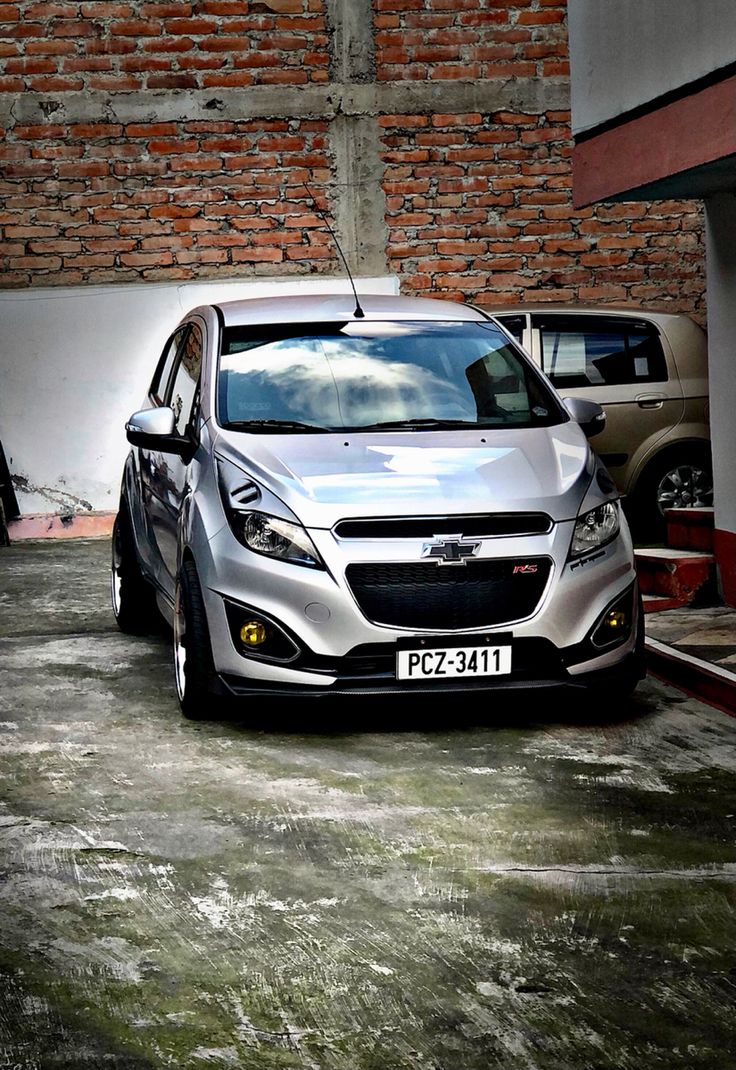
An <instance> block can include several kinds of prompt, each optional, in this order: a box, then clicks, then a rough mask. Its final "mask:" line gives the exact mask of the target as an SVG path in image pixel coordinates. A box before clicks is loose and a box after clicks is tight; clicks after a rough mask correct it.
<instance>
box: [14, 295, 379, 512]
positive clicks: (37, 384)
mask: <svg viewBox="0 0 736 1070" xmlns="http://www.w3.org/2000/svg"><path fill="white" fill-rule="evenodd" d="M349 287H350V284H349V282H348V281H347V279H334V278H325V277H319V278H309V279H300V280H294V279H289V280H286V281H279V280H277V281H271V280H269V281H264V280H258V281H255V280H254V281H251V280H237V281H228V282H193V283H185V284H179V285H176V284H168V283H165V284H141V285H138V284H132V285H131V284H127V285H121V286H99V287H91V286H87V287H82V286H76V287H69V288H59V289H56V288H48V289H30V290H0V440H2V443H3V447H4V449H5V455H6V457H7V459H8V464H9V467H10V471H11V473H12V475H14V476H20V477H22V478H24V479H26V480H27V489H22V488H21V487H16V494H17V497H18V505H19V507H20V510H21V512H22V513H23V514H27V513H59V512H61V513H68V512H79V511H86V510H88V509H96V510H110V511H114V510H115V509H116V508H117V502H118V492H119V488H120V477H121V474H122V468H123V461H124V459H125V455H126V453H127V451H128V449H129V446H128V443H127V442H126V439H125V429H124V425H125V421H126V420H127V418H128V416H130V414H131V412H133V411H134V410H135V409H137V408H139V407H140V404H141V401H142V399H143V397H144V395H145V391H146V388H147V386H148V383H149V382H150V379H151V375H152V374H153V369H154V367H155V364H156V361H157V359H158V357H159V354H160V352H161V349H162V348H163V345H164V342H165V341H166V339H167V337H168V335H169V334H170V333H171V331H172V330H173V329H174V327H175V326H176V324H177V323H178V321H179V320H180V319H181V318H182V316H183V315H185V314H186V313H187V312H188V311H189V310H190V309H192V308H194V307H195V306H196V305H201V304H209V303H212V302H219V301H232V300H236V299H238V298H243V297H264V296H269V295H273V294H278V293H299V294H305V293H307V294H308V293H334V292H344V291H346V290H349ZM358 288H359V291H360V292H362V293H398V280H397V278H396V277H395V276H387V277H383V278H372V279H359V280H358Z"/></svg>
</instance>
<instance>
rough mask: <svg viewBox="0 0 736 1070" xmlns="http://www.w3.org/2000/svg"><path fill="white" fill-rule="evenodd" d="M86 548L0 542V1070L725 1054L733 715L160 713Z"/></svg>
mask: <svg viewBox="0 0 736 1070" xmlns="http://www.w3.org/2000/svg"><path fill="white" fill-rule="evenodd" d="M107 556H108V550H107V545H106V544H105V543H104V542H94V541H90V542H70V543H66V544H63V543H52V544H49V543H45V544H42V543H37V544H25V545H23V544H21V545H17V546H14V547H11V548H10V549H8V550H2V551H0V635H1V636H2V638H0V666H1V668H2V687H1V689H0V722H2V724H1V725H0V799H1V800H2V803H1V805H0V844H1V846H2V856H1V857H0V972H1V973H2V977H0V1068H4V1067H14V1068H19V1070H20V1068H23V1070H42V1068H43V1070H45V1068H47V1067H48V1068H64V1070H77V1068H84V1067H95V1068H98V1067H106V1068H112V1070H122V1068H127V1070H143V1068H158V1067H177V1068H185V1070H189V1068H219V1067H224V1068H228V1067H237V1068H246V1070H250V1068H253V1070H255V1068H258V1070H270V1068H284V1070H287V1068H288V1070H308V1068H309V1070H314V1068H319V1070H399V1068H401V1070H404V1068H406V1070H409V1068H417V1070H481V1068H483V1070H487V1068H489V1067H502V1068H508V1070H511V1068H513V1070H522V1068H540V1070H548V1068H554V1070H558V1068H559V1070H576V1068H580V1070H603V1068H614V1067H615V1068H616V1070H626V1068H632V1070H633V1068H636V1070H640V1068H641V1067H643V1066H646V1067H647V1068H653V1067H683V1068H689V1070H692V1068H696V1067H708V1068H709V1070H713V1068H718V1070H725V1068H731V1067H736V1015H735V1014H734V1002H735V999H736V925H735V924H734V918H735V914H736V845H735V836H734V815H735V814H736V746H735V744H736V720H734V719H731V718H729V717H727V716H726V715H725V714H723V713H720V712H718V711H716V710H714V709H712V708H709V707H707V706H704V705H702V704H700V703H699V702H697V701H695V700H691V699H687V698H686V697H685V696H684V695H683V694H682V693H680V692H677V691H675V690H673V689H671V688H668V687H666V686H665V685H664V684H661V683H658V682H656V681H653V680H648V681H646V682H645V683H644V684H642V685H641V686H640V688H639V690H638V692H637V695H636V696H635V698H634V699H632V700H631V701H630V703H629V704H627V705H626V706H625V708H622V709H621V710H620V711H619V712H618V714H617V715H611V714H607V715H602V714H601V713H600V712H599V711H596V710H595V709H593V708H586V707H583V708H581V709H578V710H577V711H576V712H572V711H571V710H570V709H569V708H568V707H567V706H566V705H563V704H561V703H560V704H557V705H550V704H549V702H545V701H543V700H542V699H541V698H540V697H538V696H534V697H533V698H531V699H529V700H527V701H526V702H521V701H519V700H516V701H514V702H503V703H502V702H497V701H494V700H492V699H487V700H485V701H475V702H474V703H472V704H470V703H465V702H463V704H462V705H458V703H457V702H453V703H452V704H448V705H447V706H446V707H444V708H443V707H442V706H437V707H433V708H432V709H431V711H427V710H426V709H425V710H412V709H410V708H408V707H407V705H406V704H404V705H403V706H402V705H401V704H400V703H397V704H393V705H389V704H388V703H386V702H381V703H380V704H379V703H375V704H370V703H368V704H365V705H363V706H361V707H358V706H357V705H356V704H355V703H354V702H351V701H347V700H346V701H344V702H343V703H342V704H341V705H340V706H339V707H338V708H336V709H335V710H334V711H333V712H332V714H331V715H329V716H327V715H324V714H323V715H321V717H320V720H319V721H317V720H316V719H315V718H316V715H317V711H316V710H315V709H314V707H308V706H304V705H303V706H300V707H299V708H297V709H296V710H295V711H293V712H294V716H293V718H292V720H291V721H290V722H289V721H284V719H283V717H282V718H281V719H280V720H278V721H272V717H273V716H274V715H275V712H276V711H275V710H273V709H271V710H268V709H264V708H263V707H262V706H261V705H260V704H257V703H252V704H250V705H249V706H248V707H246V708H245V709H244V710H243V713H242V716H241V717H240V718H235V719H231V720H221V721H217V722H214V723H204V724H192V723H187V722H186V721H184V720H182V719H181V717H180V715H179V713H178V711H177V706H176V700H175V697H174V693H173V689H172V679H171V672H170V667H169V651H168V641H167V638H166V636H165V635H164V634H159V635H153V636H151V637H146V638H129V637H126V636H124V635H122V634H120V633H119V632H118V631H117V630H116V628H115V625H114V623H113V621H112V618H111V616H110V612H109V610H108V606H107V586H106V585H107V576H106V566H107Z"/></svg>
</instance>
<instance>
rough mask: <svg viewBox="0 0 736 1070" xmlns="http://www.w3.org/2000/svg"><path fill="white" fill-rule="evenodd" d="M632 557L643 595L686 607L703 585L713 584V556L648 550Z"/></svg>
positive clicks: (693, 552) (654, 548)
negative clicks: (668, 600) (674, 602)
mask: <svg viewBox="0 0 736 1070" xmlns="http://www.w3.org/2000/svg"><path fill="white" fill-rule="evenodd" d="M635 553H636V571H637V574H638V576H639V586H640V587H641V592H642V595H659V596H660V597H663V598H670V599H675V600H676V601H677V604H678V605H688V604H689V603H690V602H692V600H693V598H694V597H695V595H696V594H697V592H698V591H699V590H700V589H701V588H702V587H703V586H704V585H705V584H707V583H711V582H712V581H713V577H714V573H715V558H714V557H713V554H706V553H697V552H695V551H692V550H672V549H669V548H667V547H664V548H658V547H650V548H648V549H646V550H636V552H635ZM660 608H664V606H660ZM667 608H672V607H669V606H668V607H667ZM650 612H651V610H650Z"/></svg>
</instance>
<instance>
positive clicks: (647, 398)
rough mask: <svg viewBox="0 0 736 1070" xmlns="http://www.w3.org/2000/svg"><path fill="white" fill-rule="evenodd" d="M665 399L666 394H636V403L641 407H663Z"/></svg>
mask: <svg viewBox="0 0 736 1070" xmlns="http://www.w3.org/2000/svg"><path fill="white" fill-rule="evenodd" d="M664 401H665V395H664V394H637V396H636V404H637V405H638V406H639V408H640V409H661V408H662V405H663V404H664Z"/></svg>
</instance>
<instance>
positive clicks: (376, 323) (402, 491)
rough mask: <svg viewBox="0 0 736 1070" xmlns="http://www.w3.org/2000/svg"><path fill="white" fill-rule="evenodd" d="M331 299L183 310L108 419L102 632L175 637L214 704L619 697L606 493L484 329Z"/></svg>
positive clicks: (187, 697)
mask: <svg viewBox="0 0 736 1070" xmlns="http://www.w3.org/2000/svg"><path fill="white" fill-rule="evenodd" d="M361 302H362V307H360V306H357V307H356V302H355V300H353V299H352V298H350V297H348V296H346V295H339V296H326V297H314V296H309V297H306V298H301V297H277V298H268V299H262V300H248V301H239V302H232V303H228V304H222V305H220V306H206V307H202V308H197V309H195V310H194V311H193V312H191V313H190V314H189V315H188V316H186V317H185V319H184V320H183V322H182V323H181V324H180V326H179V327H177V329H176V331H174V333H173V335H172V336H171V338H170V339H169V340H168V342H167V344H166V346H165V348H164V351H163V353H162V355H161V359H160V361H159V364H158V367H157V369H156V372H155V374H154V377H153V381H152V383H151V387H150V390H149V393H148V397H147V400H146V407H145V408H144V409H143V410H142V411H140V412H137V413H135V414H134V415H133V416H131V418H130V420H129V422H128V425H127V433H128V439H129V441H130V442H131V443H132V446H133V448H132V450H131V451H130V454H129V456H128V458H127V461H126V464H125V471H124V475H123V482H122V492H121V500H120V511H119V513H118V517H117V520H116V523H115V529H114V535H113V559H112V599H113V607H114V611H115V616H116V618H117V620H118V623H119V625H120V627H121V628H122V629H123V630H124V631H129V632H142V631H145V630H147V629H148V628H149V627H150V625H151V619H152V612H153V610H154V608H155V606H157V607H158V609H159V610H160V611H161V612H162V613H163V615H164V617H165V618H166V620H167V621H168V622H169V623H170V624H171V625H172V626H173V648H174V669H175V678H176V687H177V691H178V695H179V700H180V703H181V707H182V710H183V712H184V714H185V715H186V716H188V717H194V718H199V717H207V716H210V715H212V713H213V710H214V704H215V700H216V697H217V696H218V695H219V696H235V697H240V696H254V695H263V694H264V693H265V694H270V695H274V694H278V695H282V696H291V697H293V698H295V699H296V698H297V697H303V696H327V695H335V694H341V695H345V694H347V693H356V692H357V693H361V694H369V693H370V694H396V693H402V694H418V695H424V694H430V693H435V692H450V693H452V692H464V693H467V692H471V691H486V690H488V691H490V690H493V691H497V692H500V691H507V692H509V691H513V690H514V689H519V688H537V687H540V686H544V687H547V688H570V687H573V688H578V689H581V688H583V689H584V688H589V689H593V690H595V691H598V692H599V693H600V694H605V695H607V696H609V697H610V696H611V695H612V694H616V695H622V694H626V693H628V692H630V691H631V690H632V689H633V688H634V687H635V686H636V683H637V681H638V680H639V679H640V678H641V676H642V674H643V617H642V610H641V601H640V597H639V591H638V587H637V582H636V573H635V570H634V557H633V551H632V545H631V539H630V536H629V531H628V528H627V525H626V521H625V519H624V518H623V516H622V513H621V509H620V504H619V493H618V491H617V490H616V487H615V485H614V483H613V480H612V479H611V477H610V476H609V474H608V472H607V471H606V469H605V468H604V467H603V466H602V464H601V462H600V461H599V460H598V459H597V458H596V456H595V454H594V453H593V451H592V450H591V448H590V447H589V445H588V441H587V436H590V435H592V434H594V433H596V432H597V431H599V430H601V429H602V426H603V423H604V417H603V414H602V410H601V408H600V406H598V405H597V404H595V403H593V402H590V401H586V400H584V399H580V398H577V399H572V400H569V401H567V402H566V403H565V404H563V403H562V402H561V400H560V398H559V397H558V395H557V394H556V393H555V391H554V389H553V388H552V387H551V386H550V383H549V381H548V380H547V379H546V378H545V376H544V375H543V373H542V372H541V371H540V370H539V369H538V368H536V367H535V366H534V364H533V363H532V361H530V360H529V359H528V358H527V357H526V356H525V355H524V353H523V352H522V350H521V349H520V348H519V346H518V345H517V343H516V342H515V341H514V340H513V338H512V337H511V335H509V334H508V333H507V332H506V331H505V330H503V329H502V328H501V327H500V326H499V325H498V324H497V323H496V322H494V321H493V320H492V319H490V318H489V317H487V316H486V315H485V314H484V313H483V312H481V311H478V310H476V309H472V308H469V307H467V306H461V305H457V304H454V303H449V302H443V301H430V300H423V299H413V298H402V297H378V296H376V297H365V298H361Z"/></svg>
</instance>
